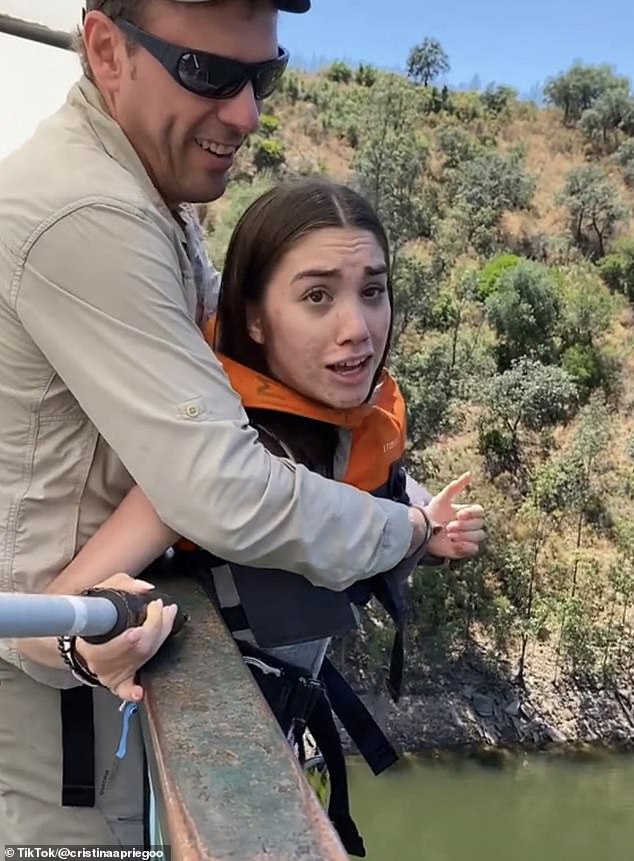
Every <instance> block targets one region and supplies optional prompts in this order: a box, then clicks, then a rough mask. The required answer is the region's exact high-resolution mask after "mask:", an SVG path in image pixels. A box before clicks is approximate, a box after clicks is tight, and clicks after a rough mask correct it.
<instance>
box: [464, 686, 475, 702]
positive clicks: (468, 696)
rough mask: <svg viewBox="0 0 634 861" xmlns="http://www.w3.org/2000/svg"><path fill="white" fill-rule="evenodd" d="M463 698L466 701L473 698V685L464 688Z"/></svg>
mask: <svg viewBox="0 0 634 861" xmlns="http://www.w3.org/2000/svg"><path fill="white" fill-rule="evenodd" d="M462 696H463V697H464V698H465V699H466V700H470V699H471V697H472V696H473V687H472V686H471V685H464V687H463V688H462Z"/></svg>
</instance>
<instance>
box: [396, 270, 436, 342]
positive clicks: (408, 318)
mask: <svg viewBox="0 0 634 861" xmlns="http://www.w3.org/2000/svg"><path fill="white" fill-rule="evenodd" d="M392 289H393V291H394V331H393V334H392V343H393V345H394V347H397V346H398V342H399V339H400V337H401V336H402V335H403V333H404V332H405V330H406V329H407V328H408V327H409V326H413V327H417V326H421V327H426V326H428V325H429V324H430V322H431V319H432V312H433V305H434V300H435V299H436V296H437V294H438V281H437V280H436V279H435V278H434V274H433V271H432V269H431V267H430V266H429V265H428V264H425V263H423V262H422V261H421V260H419V259H418V258H417V257H414V256H412V255H409V254H402V255H400V256H399V257H397V259H396V262H395V266H394V270H393V271H392Z"/></svg>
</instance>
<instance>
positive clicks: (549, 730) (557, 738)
mask: <svg viewBox="0 0 634 861" xmlns="http://www.w3.org/2000/svg"><path fill="white" fill-rule="evenodd" d="M544 732H545V733H546V736H547V737H548V738H549V739H550V741H552V742H554V743H555V744H563V743H564V742H565V741H566V740H567V739H566V736H565V735H564V734H563V732H560V731H559V730H558V729H557V728H556V727H554V726H545V727H544Z"/></svg>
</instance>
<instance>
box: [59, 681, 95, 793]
mask: <svg viewBox="0 0 634 861" xmlns="http://www.w3.org/2000/svg"><path fill="white" fill-rule="evenodd" d="M60 708H61V722H62V807H94V805H95V724H94V710H93V689H92V688H90V687H86V686H84V685H82V686H81V687H79V688H69V689H68V690H63V691H60Z"/></svg>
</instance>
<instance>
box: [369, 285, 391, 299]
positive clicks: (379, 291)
mask: <svg viewBox="0 0 634 861" xmlns="http://www.w3.org/2000/svg"><path fill="white" fill-rule="evenodd" d="M385 290H386V288H385V286H384V285H383V284H371V285H370V286H369V287H366V288H365V289H364V291H363V295H364V296H366V297H367V298H368V299H378V298H379V296H382V295H383V294H384V293H385Z"/></svg>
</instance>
